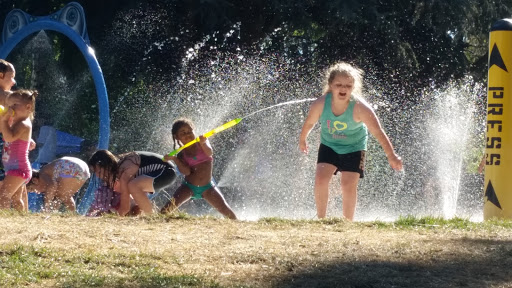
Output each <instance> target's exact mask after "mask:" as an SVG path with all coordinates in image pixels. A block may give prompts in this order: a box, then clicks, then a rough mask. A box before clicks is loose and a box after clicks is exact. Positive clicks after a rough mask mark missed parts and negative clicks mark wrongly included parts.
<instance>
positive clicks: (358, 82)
mask: <svg viewBox="0 0 512 288" xmlns="http://www.w3.org/2000/svg"><path fill="white" fill-rule="evenodd" d="M338 75H343V76H346V77H349V78H352V80H354V90H352V91H353V94H355V95H357V96H359V97H362V92H363V91H362V90H363V76H364V72H363V70H361V69H359V68H357V67H356V66H354V65H351V64H348V63H346V62H338V63H336V64H334V65H332V66H331V67H329V68H328V69H327V72H326V73H325V81H324V90H323V94H326V93H327V92H330V89H331V88H330V87H329V85H330V84H331V83H332V81H333V80H334V78H335V77H336V76H338Z"/></svg>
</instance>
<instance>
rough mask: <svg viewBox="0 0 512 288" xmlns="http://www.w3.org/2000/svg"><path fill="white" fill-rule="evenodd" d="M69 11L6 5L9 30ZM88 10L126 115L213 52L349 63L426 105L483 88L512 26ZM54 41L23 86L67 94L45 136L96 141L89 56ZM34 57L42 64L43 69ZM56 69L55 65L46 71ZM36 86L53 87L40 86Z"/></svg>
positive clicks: (462, 5)
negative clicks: (15, 17) (19, 14)
mask: <svg viewBox="0 0 512 288" xmlns="http://www.w3.org/2000/svg"><path fill="white" fill-rule="evenodd" d="M68 2H69V1H61V0H37V1H34V0H31V1H30V0H1V1H0V23H3V21H4V19H5V16H6V15H7V13H8V12H9V11H11V10H12V9H14V8H18V9H21V10H23V11H25V12H27V13H29V14H31V15H48V14H51V13H53V12H55V11H58V10H59V9H61V8H62V7H63V6H64V5H66V4H67V3H68ZM77 2H78V3H80V4H81V5H82V6H83V8H84V10H85V14H86V19H87V28H88V34H89V38H90V39H91V46H92V47H93V48H94V49H95V51H96V55H97V58H98V61H99V63H100V65H101V67H102V69H103V73H104V77H105V80H106V83H107V91H108V93H109V101H110V103H111V109H116V105H117V103H119V99H120V98H123V99H124V101H125V103H126V105H127V106H126V107H128V108H130V107H134V108H133V109H135V110H136V107H137V105H138V103H139V102H141V101H145V102H148V101H149V102H151V101H153V102H154V105H159V103H160V102H159V101H162V99H165V91H162V93H161V97H162V99H154V97H151V98H150V99H141V98H140V97H139V96H135V95H140V93H138V92H140V90H144V89H146V90H147V89H148V86H147V83H169V84H170V85H173V83H175V82H176V79H179V75H180V73H182V72H183V71H182V69H186V68H185V65H184V64H185V63H184V62H183V59H187V55H188V54H189V53H196V54H200V53H198V52H200V51H205V50H208V49H211V47H215V50H216V53H239V52H238V51H243V53H244V54H246V55H247V54H248V55H263V54H265V55H268V54H272V53H274V54H276V55H277V54H278V55H279V57H280V58H279V59H282V60H283V61H292V62H293V63H294V65H295V66H296V67H301V68H300V69H298V70H300V71H299V73H303V74H305V75H306V74H308V73H311V69H312V67H325V66H327V65H329V64H330V63H333V62H335V61H339V60H344V61H349V62H352V63H354V64H356V65H358V66H360V67H361V68H363V69H364V70H366V71H372V75H373V76H374V77H378V78H379V79H380V82H381V83H383V84H382V86H383V87H382V89H383V90H387V91H390V92H389V93H396V92H397V91H400V92H401V93H400V95H402V96H400V97H404V96H403V95H405V97H415V96H414V95H417V94H414V93H408V92H410V91H412V90H415V89H422V88H424V87H432V86H442V85H443V84H444V83H448V82H449V81H456V80H458V79H461V78H462V77H465V76H467V75H470V76H471V77H473V78H474V79H475V81H480V82H484V81H485V80H486V77H487V50H488V37H489V29H490V26H491V25H492V23H494V22H495V21H497V20H499V19H502V18H507V17H510V14H511V13H510V10H511V9H510V7H512V1H488V0H447V1H446V0H443V1H436V0H434V1H432V0H429V1H409V0H394V1H382V0H363V1H359V0H357V1H356V0H348V1H347V0H329V1H326V0H284V1H283V0H280V1H277V0H251V1H240V0H188V1H179V0H151V1H149V0H146V1H135V0H123V1H121V0H114V1H112V0H111V1H99V0H87V1H86V0H82V1H77ZM48 35H49V37H50V38H51V40H52V41H51V42H50V44H51V49H50V51H51V53H50V55H44V54H43V55H41V54H37V55H35V56H34V55H32V57H27V54H26V53H25V52H24V51H20V50H16V51H14V53H12V55H10V56H9V59H8V60H11V61H12V62H13V63H16V67H17V70H18V76H17V80H18V84H19V85H18V86H19V87H24V88H28V87H30V88H35V89H38V90H43V91H44V90H45V89H46V86H50V85H54V84H55V83H60V84H61V85H60V86H58V89H53V91H58V92H51V93H55V95H54V96H53V97H50V98H51V99H50V100H46V101H44V103H41V104H40V105H39V109H38V110H39V112H38V113H39V114H38V117H37V122H36V127H37V126H41V125H45V124H46V123H49V122H52V120H50V119H52V118H55V115H56V114H59V113H60V116H59V117H61V118H63V119H73V121H61V122H59V124H58V125H57V126H59V127H57V128H59V129H62V130H65V131H73V133H74V134H78V135H79V136H82V137H86V138H91V137H95V136H91V135H95V134H96V132H95V131H97V125H98V124H97V107H96V105H94V104H91V103H94V102H95V100H94V99H95V92H94V91H95V90H94V87H93V84H92V81H89V82H88V83H87V82H86V83H85V84H76V83H83V81H79V80H80V78H83V77H85V76H84V75H86V74H87V70H88V68H87V66H86V63H85V61H84V60H83V56H82V55H81V53H80V52H79V51H78V50H77V49H76V48H75V47H74V44H73V43H72V42H71V41H69V40H67V39H65V38H64V37H61V36H60V35H57V34H52V33H48ZM113 51H115V53H114V54H113ZM34 57H37V58H38V59H39V61H38V62H37V63H43V65H41V64H39V65H34V63H35V61H34ZM48 59H53V60H52V61H51V63H46V62H45V61H47V62H48V61H49V60H48ZM191 61H201V59H200V57H197V58H193V59H192V60H191ZM44 63H46V64H44ZM186 64H189V63H186ZM51 65H57V66H58V68H59V69H60V70H61V71H64V74H66V75H68V78H67V79H66V81H65V83H63V81H62V80H61V79H52V75H50V73H48V67H49V66H51ZM34 75H45V77H47V78H46V79H45V80H44V81H43V80H39V81H35V80H34V79H36V78H35V77H34ZM39 79H41V78H39ZM52 83H53V84H52ZM76 85H81V86H80V87H78V90H79V91H81V92H80V93H81V94H82V95H81V96H80V97H77V98H76V99H75V100H74V101H73V102H72V103H66V105H72V106H75V107H76V109H69V111H75V112H68V114H66V115H63V113H64V112H62V111H55V109H56V108H54V107H61V106H60V105H57V104H56V102H59V101H64V102H66V101H67V102H69V100H66V99H67V98H66V91H68V90H70V89H71V88H70V86H76ZM155 87H156V86H155ZM150 88H151V87H150ZM155 89H156V88H155ZM74 90H77V87H74ZM51 93H50V92H48V93H47V94H51ZM155 94H157V95H158V93H155ZM91 95H92V96H91ZM152 95H154V94H152ZM91 97H92V98H91ZM91 99H92V100H91ZM409 100H412V101H414V99H409ZM59 109H60V108H59ZM77 110H78V111H81V112H80V113H79V114H80V115H78V114H77V113H76V111H77ZM125 110H126V112H125V113H126V115H125V117H122V115H120V116H121V117H117V118H116V119H114V120H113V121H114V122H115V123H113V125H115V126H123V125H124V126H126V125H130V123H124V122H123V121H125V120H123V119H126V117H128V116H129V115H130V113H133V111H130V110H129V109H125ZM141 129H143V127H141ZM91 140H92V141H94V139H91ZM120 148H124V149H128V148H132V147H120Z"/></svg>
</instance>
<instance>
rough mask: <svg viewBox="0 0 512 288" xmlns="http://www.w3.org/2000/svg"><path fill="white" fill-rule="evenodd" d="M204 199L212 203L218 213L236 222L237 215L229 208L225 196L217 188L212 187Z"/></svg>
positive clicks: (205, 193) (204, 194)
mask: <svg viewBox="0 0 512 288" xmlns="http://www.w3.org/2000/svg"><path fill="white" fill-rule="evenodd" d="M203 198H204V199H205V200H206V201H207V202H208V203H210V205H212V206H213V207H214V208H215V209H217V211H219V212H220V213H221V214H222V215H224V216H225V217H227V218H229V219H233V220H236V215H235V213H234V212H233V210H231V207H229V205H228V203H227V202H226V200H225V199H224V196H223V195H222V193H221V192H220V191H219V189H218V188H217V187H212V188H210V189H208V190H206V191H204V192H203Z"/></svg>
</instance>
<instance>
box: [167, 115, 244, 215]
mask: <svg viewBox="0 0 512 288" xmlns="http://www.w3.org/2000/svg"><path fill="white" fill-rule="evenodd" d="M172 137H173V140H174V146H175V147H174V148H176V144H178V145H180V146H181V145H184V144H186V143H188V142H190V141H192V140H194V139H195V138H196V135H195V134H194V124H193V123H192V121H190V120H188V119H178V120H176V121H175V122H174V123H173V125H172ZM199 139H200V140H199V142H198V143H195V144H193V145H191V146H190V147H187V148H185V149H183V150H182V151H181V152H180V153H178V155H176V156H168V155H166V156H165V157H164V159H165V160H166V161H169V160H172V161H173V162H174V163H176V166H178V170H179V171H180V172H181V173H182V174H183V175H185V180H184V181H183V183H182V185H181V186H180V187H179V188H178V189H177V190H176V192H175V193H174V195H173V197H172V198H171V200H170V201H169V203H167V204H166V205H165V206H164V207H163V208H162V212H163V213H167V212H169V211H172V210H174V209H176V208H178V207H179V206H180V205H181V204H183V203H185V202H186V201H188V200H189V199H197V198H203V199H205V200H206V201H207V202H208V203H210V205H212V206H213V207H215V209H217V210H218V211H219V212H220V213H221V214H222V215H224V216H225V217H227V218H229V219H236V215H235V213H234V212H233V210H231V208H230V207H229V205H228V203H227V202H226V200H225V199H224V196H223V195H222V193H221V192H220V190H219V188H218V187H217V186H215V183H214V182H213V181H212V170H213V157H212V155H213V150H212V147H211V146H210V142H209V141H208V140H207V139H206V138H205V137H203V135H201V136H199Z"/></svg>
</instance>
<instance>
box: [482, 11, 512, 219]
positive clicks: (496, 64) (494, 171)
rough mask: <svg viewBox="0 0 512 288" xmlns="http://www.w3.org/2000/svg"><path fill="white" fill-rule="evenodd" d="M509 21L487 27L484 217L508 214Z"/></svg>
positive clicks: (511, 176) (511, 159)
mask: <svg viewBox="0 0 512 288" xmlns="http://www.w3.org/2000/svg"><path fill="white" fill-rule="evenodd" d="M511 69H512V22H511V20H510V19H503V20H500V21H498V22H496V23H495V24H494V25H493V27H492V28H491V32H490V37H489V72H488V73H489V74H488V78H489V79H488V86H487V131H486V144H485V157H486V163H485V164H486V166H485V180H484V220H489V219H492V218H500V219H504V218H506V219H511V218H512V127H511V126H512V93H511V92H512V91H511V89H512V85H511V82H512V75H511V73H510V72H511Z"/></svg>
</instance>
